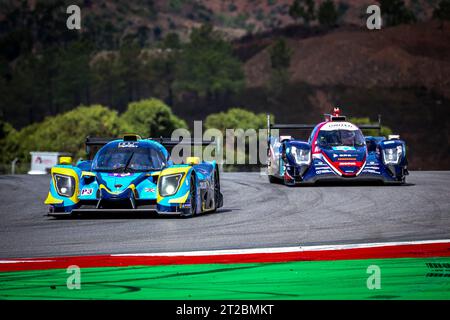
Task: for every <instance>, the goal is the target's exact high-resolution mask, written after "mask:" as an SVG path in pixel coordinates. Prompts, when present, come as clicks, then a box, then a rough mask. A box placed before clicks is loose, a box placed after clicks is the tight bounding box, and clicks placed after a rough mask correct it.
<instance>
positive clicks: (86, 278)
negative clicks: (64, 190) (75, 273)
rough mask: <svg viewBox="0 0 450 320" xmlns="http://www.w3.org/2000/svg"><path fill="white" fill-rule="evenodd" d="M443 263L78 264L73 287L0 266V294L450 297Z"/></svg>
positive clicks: (54, 277)
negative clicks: (374, 271)
mask: <svg viewBox="0 0 450 320" xmlns="http://www.w3.org/2000/svg"><path fill="white" fill-rule="evenodd" d="M426 263H440V264H441V268H440V269H439V268H430V267H429V266H427V265H426ZM443 263H447V264H448V263H450V258H414V259H411V258H401V259H400V258H398V259H372V260H341V261H300V262H287V263H250V264H200V265H171V266H150V267H148V266H145V267H144V266H142V267H140V266H137V267H123V268H122V267H116V268H88V269H82V270H81V289H80V290H69V289H67V286H66V281H67V278H68V276H69V274H67V273H66V270H62V269H56V270H38V271H19V272H3V273H0V298H2V299H183V300H184V299H450V277H449V275H450V269H448V268H447V269H446V268H445V266H444V267H442V264H443ZM370 265H376V266H378V267H380V270H381V289H378V290H377V289H375V290H369V289H368V288H367V285H366V283H367V279H368V277H369V276H370V274H368V273H367V268H368V266H370ZM435 267H437V265H436V266H435ZM429 274H434V275H435V276H429ZM427 275H428V276H427ZM445 275H447V276H445Z"/></svg>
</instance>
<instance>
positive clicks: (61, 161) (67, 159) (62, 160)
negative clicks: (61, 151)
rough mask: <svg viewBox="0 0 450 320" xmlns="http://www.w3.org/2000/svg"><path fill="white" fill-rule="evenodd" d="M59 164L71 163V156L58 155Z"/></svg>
mask: <svg viewBox="0 0 450 320" xmlns="http://www.w3.org/2000/svg"><path fill="white" fill-rule="evenodd" d="M59 164H68V165H71V164H72V157H60V158H59Z"/></svg>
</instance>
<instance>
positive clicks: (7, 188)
mask: <svg viewBox="0 0 450 320" xmlns="http://www.w3.org/2000/svg"><path fill="white" fill-rule="evenodd" d="M221 178H222V181H221V183H222V192H223V194H224V207H223V208H222V209H221V210H220V211H218V212H217V213H213V214H207V215H201V216H197V217H194V218H191V219H183V218H167V217H164V218H162V217H155V216H154V215H133V214H132V213H130V214H127V215H124V214H121V215H120V216H119V215H117V214H116V215H101V216H98V215H88V216H84V217H82V218H79V219H70V220H56V219H54V218H51V217H47V216H45V213H46V206H45V205H44V204H43V201H44V199H45V197H46V195H47V192H48V184H49V177H48V176H25V175H17V176H0V197H1V198H0V199H1V200H0V215H1V216H0V258H20V257H49V256H67V255H91V254H111V253H144V252H155V253H156V252H172V251H193V250H214V249H241V248H260V247H281V246H304V245H318V244H327V245H328V244H345V243H348V244H350V243H370V242H388V241H413V240H433V239H446V238H448V237H449V235H450V172H443V171H441V172H412V173H411V175H410V176H409V177H408V179H407V182H408V183H407V184H406V185H403V186H374V185H327V186H304V187H286V186H283V185H273V184H269V183H268V181H267V177H265V176H260V175H259V174H258V173H224V174H222V177H221Z"/></svg>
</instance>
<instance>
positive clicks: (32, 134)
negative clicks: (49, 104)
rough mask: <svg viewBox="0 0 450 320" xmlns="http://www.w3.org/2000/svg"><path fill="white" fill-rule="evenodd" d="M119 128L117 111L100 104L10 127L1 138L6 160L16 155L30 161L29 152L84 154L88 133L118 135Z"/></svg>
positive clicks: (91, 134) (78, 155)
mask: <svg viewBox="0 0 450 320" xmlns="http://www.w3.org/2000/svg"><path fill="white" fill-rule="evenodd" d="M122 127H123V125H122V124H121V120H120V119H119V116H118V114H117V112H116V111H112V110H110V109H108V108H106V107H104V106H101V105H93V106H89V107H87V106H80V107H77V108H75V109H73V110H71V111H68V112H66V113H63V114H60V115H57V116H53V117H47V118H46V119H45V120H44V121H42V122H40V123H34V124H32V125H29V126H27V127H24V128H23V129H21V130H20V131H15V130H12V131H11V132H10V133H9V134H8V135H7V136H6V138H5V139H4V144H5V145H4V148H5V149H6V150H7V157H6V158H7V159H5V160H8V161H11V160H12V159H14V158H15V157H18V158H19V159H21V160H22V161H25V162H26V161H29V158H30V154H29V153H30V151H65V152H69V153H71V154H72V155H74V156H75V157H84V156H85V153H84V150H85V149H84V142H85V139H86V137H87V136H100V137H117V136H119V135H121V134H122Z"/></svg>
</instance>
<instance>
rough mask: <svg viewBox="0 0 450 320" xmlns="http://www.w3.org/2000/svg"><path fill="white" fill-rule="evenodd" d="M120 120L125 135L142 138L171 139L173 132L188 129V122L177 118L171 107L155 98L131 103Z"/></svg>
mask: <svg viewBox="0 0 450 320" xmlns="http://www.w3.org/2000/svg"><path fill="white" fill-rule="evenodd" d="M120 120H121V124H122V127H121V129H122V131H123V132H124V133H125V132H128V133H136V134H139V135H141V136H142V137H159V136H165V137H170V136H171V134H172V131H173V130H175V129H178V128H187V125H186V122H185V121H184V120H182V119H180V118H178V117H177V116H175V115H174V114H173V113H172V110H171V109H170V107H169V106H167V105H166V104H165V103H164V102H162V101H161V100H158V99H154V98H152V99H147V100H141V101H138V102H133V103H130V104H129V105H128V108H127V110H126V111H125V112H124V113H123V114H122V115H121V116H120Z"/></svg>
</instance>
